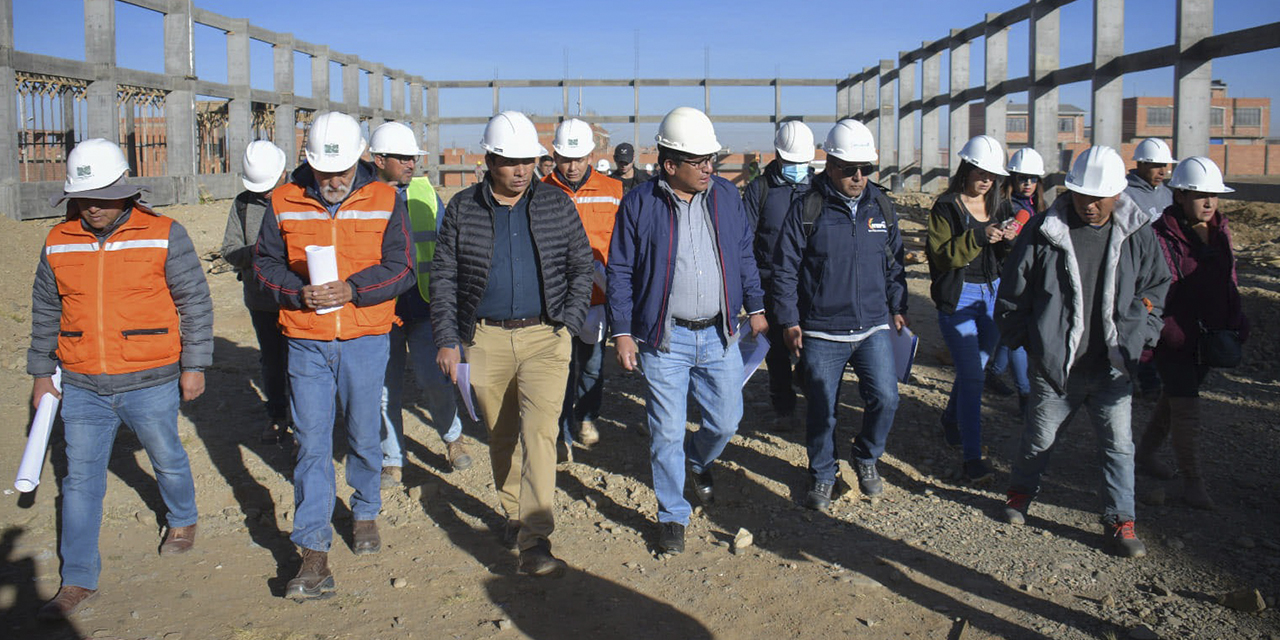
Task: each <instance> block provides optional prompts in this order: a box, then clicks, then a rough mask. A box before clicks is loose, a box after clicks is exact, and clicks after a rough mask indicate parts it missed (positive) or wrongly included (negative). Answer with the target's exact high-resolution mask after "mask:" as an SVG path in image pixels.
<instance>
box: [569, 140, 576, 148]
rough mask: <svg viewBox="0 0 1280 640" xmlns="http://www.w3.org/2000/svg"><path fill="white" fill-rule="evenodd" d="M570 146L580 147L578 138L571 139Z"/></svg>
mask: <svg viewBox="0 0 1280 640" xmlns="http://www.w3.org/2000/svg"><path fill="white" fill-rule="evenodd" d="M569 146H571V147H576V146H578V139H577V138H569Z"/></svg>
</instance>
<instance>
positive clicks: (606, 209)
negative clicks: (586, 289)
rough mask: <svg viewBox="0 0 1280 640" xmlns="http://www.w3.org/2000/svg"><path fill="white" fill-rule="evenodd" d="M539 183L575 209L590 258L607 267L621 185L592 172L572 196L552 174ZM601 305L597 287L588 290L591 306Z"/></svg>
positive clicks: (601, 292)
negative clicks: (565, 198) (556, 191)
mask: <svg viewBox="0 0 1280 640" xmlns="http://www.w3.org/2000/svg"><path fill="white" fill-rule="evenodd" d="M542 181H543V182H545V183H547V184H551V185H555V186H557V187H559V188H561V189H563V190H564V192H565V193H567V194H569V198H570V199H571V200H573V204H574V206H576V207H577V208H578V217H579V218H581V219H582V227H583V228H584V229H586V231H587V241H588V242H590V243H591V254H592V257H594V258H595V259H596V260H598V261H600V264H604V265H607V264H609V241H610V240H611V239H613V220H614V218H615V217H617V215H618V205H619V204H620V203H621V202H622V182H621V181H619V180H618V179H616V178H610V177H609V176H606V175H604V174H603V173H600V172H599V171H596V170H595V169H592V170H591V175H589V176H587V181H586V182H584V183H583V184H582V187H581V188H579V189H578V190H577V191H576V192H575V191H573V190H572V189H570V188H569V187H568V185H566V184H564V183H563V182H560V179H559V177H557V176H556V172H554V171H552V172H551V173H550V174H549V175H547V176H546V177H544V178H543V179H542ZM604 303H605V295H604V292H603V291H601V290H600V288H599V287H595V286H593V287H591V304H592V305H597V304H604Z"/></svg>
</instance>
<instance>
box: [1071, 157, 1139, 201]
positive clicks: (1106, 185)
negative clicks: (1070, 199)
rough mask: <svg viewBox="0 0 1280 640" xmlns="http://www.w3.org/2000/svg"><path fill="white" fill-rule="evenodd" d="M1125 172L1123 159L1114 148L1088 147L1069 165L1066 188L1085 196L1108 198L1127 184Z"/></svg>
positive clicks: (1122, 189)
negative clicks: (1069, 171) (1069, 170)
mask: <svg viewBox="0 0 1280 640" xmlns="http://www.w3.org/2000/svg"><path fill="white" fill-rule="evenodd" d="M1125 173H1126V172H1125V168H1124V160H1123V159H1122V158H1121V157H1120V154H1119V153H1116V150H1115V149H1112V148H1111V147H1106V146H1102V145H1098V146H1094V147H1089V148H1088V149H1085V150H1084V153H1082V154H1080V157H1078V158H1076V161H1075V162H1074V163H1073V164H1072V165H1071V173H1068V174H1067V188H1068V189H1070V190H1071V191H1075V192H1076V193H1080V194H1084V195H1086V196H1094V197H1097V198H1110V197H1111V196H1114V195H1116V194H1118V193H1120V192H1121V191H1124V188H1125V187H1126V186H1128V184H1129V182H1128V180H1127V179H1126V178H1125Z"/></svg>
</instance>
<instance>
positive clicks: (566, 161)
mask: <svg viewBox="0 0 1280 640" xmlns="http://www.w3.org/2000/svg"><path fill="white" fill-rule="evenodd" d="M551 148H552V150H553V152H554V154H555V159H556V168H555V170H554V171H552V172H551V174H550V175H548V176H547V177H545V178H543V179H542V181H543V182H545V183H547V184H549V185H553V186H555V187H557V188H559V189H561V190H563V191H564V192H565V193H566V194H568V196H569V198H570V199H572V200H573V203H574V206H576V207H577V208H578V217H579V218H581V219H582V226H583V228H584V229H585V230H586V232H587V241H588V242H590V243H591V254H592V257H593V258H594V259H595V268H596V269H597V270H599V271H600V272H602V273H603V271H604V265H605V264H607V263H608V260H609V239H610V238H612V237H613V222H614V217H615V216H616V215H617V214H618V203H620V202H621V201H622V183H621V182H619V181H617V180H615V179H613V178H610V177H608V176H606V175H605V174H604V173H603V172H602V171H600V170H599V167H597V169H596V170H594V171H593V170H592V169H591V152H592V151H594V150H595V148H596V143H595V140H594V136H593V132H592V130H591V125H589V124H587V123H586V122H583V121H582V120H578V119H576V118H571V119H569V120H565V121H564V122H561V123H560V126H558V127H556V135H555V139H554V140H553V141H552V143H551ZM600 162H601V163H603V164H604V165H605V167H606V168H607V167H608V164H609V161H608V160H601V161H600ZM604 303H605V296H604V290H603V289H602V288H601V287H599V286H592V288H591V309H590V310H589V311H588V312H587V317H588V322H587V324H586V325H585V326H583V328H582V331H581V332H580V333H579V334H578V339H577V340H574V341H573V366H572V368H570V370H569V383H568V390H567V391H566V392H565V400H564V410H563V411H562V412H561V414H560V435H561V438H562V441H563V442H564V448H563V450H562V451H563V453H564V455H563V456H559V455H558V457H562V458H565V459H566V460H572V459H573V454H572V448H571V447H572V446H573V443H574V436H573V431H574V430H576V431H577V432H578V437H577V441H578V442H580V443H581V444H582V445H583V446H586V447H590V446H592V445H594V444H595V443H597V442H599V441H600V432H599V430H598V429H596V426H595V420H596V417H597V416H598V415H599V414H600V402H601V400H602V399H603V397H604V377H603V376H602V375H601V370H602V369H603V365H604V331H605V327H604V320H605V311H604ZM575 425H576V426H575Z"/></svg>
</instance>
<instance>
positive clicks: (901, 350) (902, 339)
mask: <svg viewBox="0 0 1280 640" xmlns="http://www.w3.org/2000/svg"><path fill="white" fill-rule="evenodd" d="M889 341H890V342H891V343H892V344H893V363H894V366H895V372H896V373H897V374H898V382H906V381H907V380H910V379H911V365H912V363H914V362H915V360H916V348H917V347H919V346H920V338H919V336H917V335H916V334H914V333H912V332H911V329H908V328H906V327H903V328H902V331H900V332H899V331H894V330H893V328H892V327H890V328H889Z"/></svg>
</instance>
